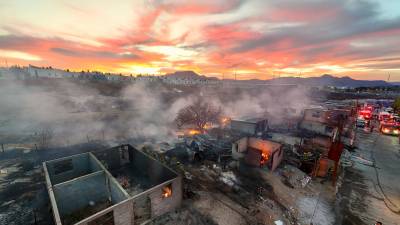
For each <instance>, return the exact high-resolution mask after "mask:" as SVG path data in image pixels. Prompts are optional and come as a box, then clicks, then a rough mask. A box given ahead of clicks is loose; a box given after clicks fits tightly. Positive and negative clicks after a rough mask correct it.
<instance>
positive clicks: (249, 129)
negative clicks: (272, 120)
mask: <svg viewBox="0 0 400 225" xmlns="http://www.w3.org/2000/svg"><path fill="white" fill-rule="evenodd" d="M256 127H257V124H256V123H251V122H246V121H241V120H232V121H231V129H232V130H234V131H239V132H242V133H246V134H251V135H254V134H255V132H256Z"/></svg>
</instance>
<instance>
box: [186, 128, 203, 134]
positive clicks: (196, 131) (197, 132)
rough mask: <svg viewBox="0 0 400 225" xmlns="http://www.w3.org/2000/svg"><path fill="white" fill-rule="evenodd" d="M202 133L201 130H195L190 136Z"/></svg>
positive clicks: (190, 131) (191, 131) (190, 132)
mask: <svg viewBox="0 0 400 225" xmlns="http://www.w3.org/2000/svg"><path fill="white" fill-rule="evenodd" d="M200 133H201V132H200V131H199V130H195V129H192V130H189V135H196V134H200Z"/></svg>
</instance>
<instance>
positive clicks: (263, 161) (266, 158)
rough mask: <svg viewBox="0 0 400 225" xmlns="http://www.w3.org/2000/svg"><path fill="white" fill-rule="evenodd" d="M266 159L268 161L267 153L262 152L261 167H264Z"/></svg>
mask: <svg viewBox="0 0 400 225" xmlns="http://www.w3.org/2000/svg"><path fill="white" fill-rule="evenodd" d="M268 159H269V155H268V153H267V152H262V153H261V162H260V163H261V165H264V164H265V163H267V161H268Z"/></svg>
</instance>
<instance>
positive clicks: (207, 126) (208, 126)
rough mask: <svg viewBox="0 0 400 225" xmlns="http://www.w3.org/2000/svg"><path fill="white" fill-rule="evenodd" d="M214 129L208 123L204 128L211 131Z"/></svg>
mask: <svg viewBox="0 0 400 225" xmlns="http://www.w3.org/2000/svg"><path fill="white" fill-rule="evenodd" d="M211 128H212V125H211V124H210V123H206V124H205V125H204V127H203V129H204V130H209V129H211Z"/></svg>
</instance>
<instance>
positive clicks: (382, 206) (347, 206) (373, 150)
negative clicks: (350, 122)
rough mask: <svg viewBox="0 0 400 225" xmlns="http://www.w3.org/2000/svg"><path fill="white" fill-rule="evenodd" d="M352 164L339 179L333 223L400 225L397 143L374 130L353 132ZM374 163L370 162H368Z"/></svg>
mask: <svg viewBox="0 0 400 225" xmlns="http://www.w3.org/2000/svg"><path fill="white" fill-rule="evenodd" d="M357 146H358V148H357V149H356V151H355V152H354V153H352V155H353V156H352V159H353V163H351V164H350V166H348V167H346V168H345V169H344V178H343V179H342V180H341V181H340V182H341V184H342V185H341V186H340V189H339V192H338V200H339V201H338V204H337V207H336V211H337V212H336V213H337V216H338V219H337V224H343V225H347V224H349V225H353V224H354V225H363V224H374V222H375V221H376V220H379V221H381V222H383V224H384V225H389V224H394V225H400V211H399V210H400V152H399V151H400V145H399V142H398V139H397V138H396V137H392V136H385V135H382V134H380V133H378V132H374V133H369V132H365V131H363V130H362V129H360V130H358V132H357ZM371 163H374V165H371Z"/></svg>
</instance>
